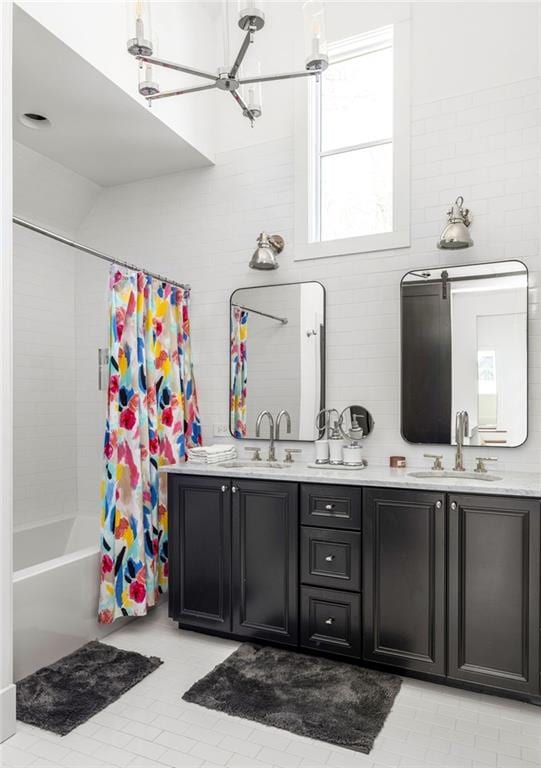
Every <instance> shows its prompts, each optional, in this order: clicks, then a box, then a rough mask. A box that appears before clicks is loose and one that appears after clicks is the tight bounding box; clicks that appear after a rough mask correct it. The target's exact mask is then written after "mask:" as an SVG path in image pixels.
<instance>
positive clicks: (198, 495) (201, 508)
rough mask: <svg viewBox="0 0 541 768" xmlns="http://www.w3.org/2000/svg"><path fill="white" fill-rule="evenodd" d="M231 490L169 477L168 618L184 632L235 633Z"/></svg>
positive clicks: (217, 482) (213, 482)
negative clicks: (199, 629)
mask: <svg viewBox="0 0 541 768" xmlns="http://www.w3.org/2000/svg"><path fill="white" fill-rule="evenodd" d="M229 485H230V483H229V481H228V480H226V479H224V478H209V477H206V478H205V477H201V478H200V477H179V476H178V475H174V474H171V475H170V476H169V485H168V496H169V497H168V512H169V550H170V569H169V615H170V616H171V618H173V619H175V620H176V621H178V622H180V624H181V625H182V626H193V627H210V628H214V629H217V630H220V631H222V632H230V631H231V500H230V493H229ZM222 488H225V489H226V490H225V491H223V490H222Z"/></svg>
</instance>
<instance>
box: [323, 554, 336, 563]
mask: <svg viewBox="0 0 541 768" xmlns="http://www.w3.org/2000/svg"><path fill="white" fill-rule="evenodd" d="M325 560H326V561H327V562H328V563H332V561H333V560H334V555H326V556H325Z"/></svg>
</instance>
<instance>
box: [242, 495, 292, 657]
mask: <svg viewBox="0 0 541 768" xmlns="http://www.w3.org/2000/svg"><path fill="white" fill-rule="evenodd" d="M232 482H233V483H234V485H233V487H232V499H233V568H232V572H233V632H234V633H235V634H238V635H244V636H246V637H251V638H259V639H261V640H273V641H274V642H279V643H285V644H287V645H296V643H297V634H298V616H297V613H298V594H297V593H298V502H297V495H298V486H297V485H296V484H295V483H278V482H277V483H275V482H269V481H266V480H262V481H257V480H239V481H238V482H237V481H232Z"/></svg>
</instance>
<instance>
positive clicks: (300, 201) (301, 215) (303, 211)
mask: <svg viewBox="0 0 541 768" xmlns="http://www.w3.org/2000/svg"><path fill="white" fill-rule="evenodd" d="M409 37H410V25H409V21H402V22H399V23H395V24H392V25H385V26H381V27H379V28H377V29H373V30H371V31H369V32H366V33H363V34H360V35H356V36H355V37H353V38H348V39H344V40H341V41H338V42H336V43H333V44H332V45H330V46H329V51H330V58H331V59H332V60H333V61H340V60H342V61H343V60H345V59H347V58H352V56H354V55H364V54H367V53H370V52H373V51H376V50H381V49H382V48H385V47H389V45H392V47H393V135H392V136H391V137H387V138H386V139H385V140H377V141H374V142H366V143H361V144H359V145H355V146H352V147H348V148H345V149H342V150H338V151H336V150H330V151H327V152H323V153H322V152H321V151H320V150H321V85H320V84H319V85H318V84H317V83H316V82H315V78H314V80H312V79H311V80H310V82H308V83H307V82H300V83H298V90H297V94H296V96H297V98H296V105H297V106H296V115H295V118H296V119H295V123H296V126H295V209H296V220H295V233H296V235H295V255H294V259H295V261H302V260H305V259H317V258H325V257H329V256H339V255H348V254H355V253H367V252H370V251H378V250H387V249H393V248H405V247H409V245H410V77H409V69H410V43H409ZM323 77H325V75H324V74H323ZM314 117H317V119H314ZM307 138H308V140H307ZM389 142H392V146H393V229H392V231H390V232H382V233H377V234H370V235H358V236H356V237H347V238H340V239H336V240H325V241H321V240H319V239H316V237H317V236H318V234H319V231H320V228H321V220H320V215H319V214H320V211H321V196H320V164H321V157H323V156H326V155H334V154H338V152H339V151H342V152H343V151H352V150H353V149H361V148H365V147H369V146H380V145H383V144H385V143H389Z"/></svg>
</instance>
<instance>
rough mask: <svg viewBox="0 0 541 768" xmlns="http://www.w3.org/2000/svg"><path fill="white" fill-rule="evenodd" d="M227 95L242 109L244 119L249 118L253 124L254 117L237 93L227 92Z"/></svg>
mask: <svg viewBox="0 0 541 768" xmlns="http://www.w3.org/2000/svg"><path fill="white" fill-rule="evenodd" d="M229 93H230V94H231V96H233V98H234V99H235V101H236V102H237V104H238V105H239V107H240V108H241V109H242V112H243V114H244V115H246V117H248V118H250V120H251V121H252V122H253V121H254V120H255V115H254V114H253V112H252V110H251V109H248V105H247V104H246V102H245V101H244V99H243V98H242V97H241V96H239V94H238V93H237V91H229Z"/></svg>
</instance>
